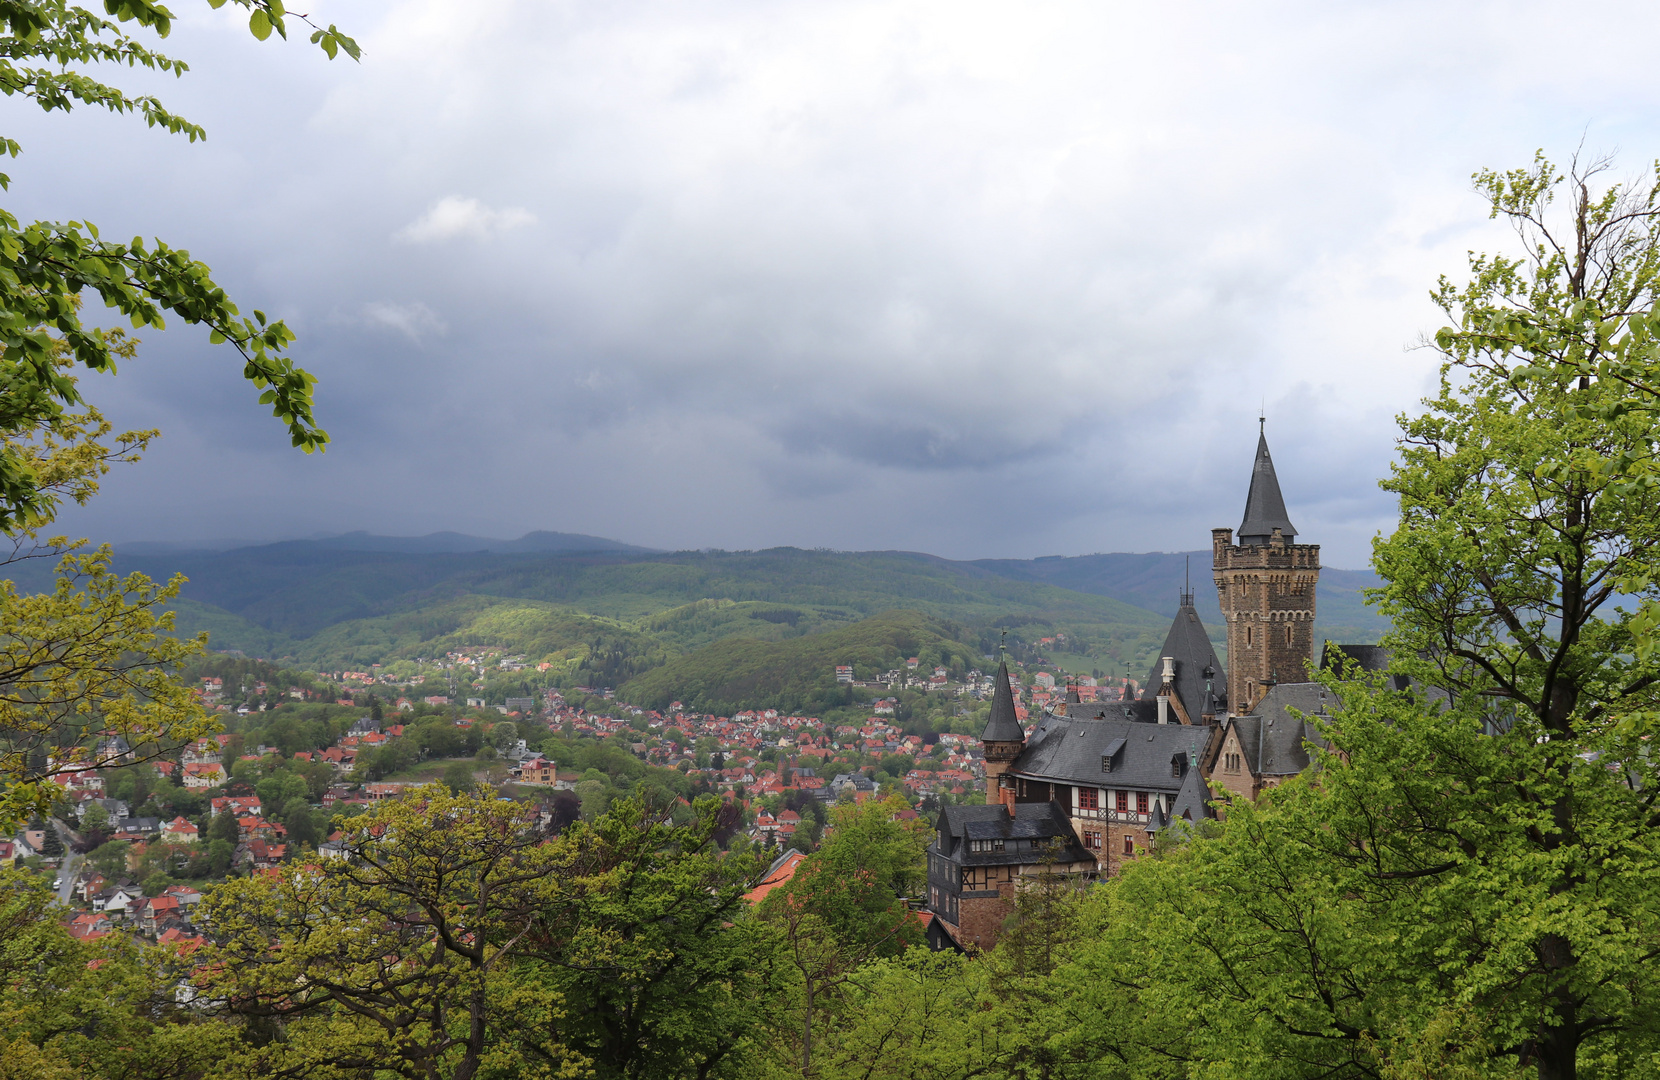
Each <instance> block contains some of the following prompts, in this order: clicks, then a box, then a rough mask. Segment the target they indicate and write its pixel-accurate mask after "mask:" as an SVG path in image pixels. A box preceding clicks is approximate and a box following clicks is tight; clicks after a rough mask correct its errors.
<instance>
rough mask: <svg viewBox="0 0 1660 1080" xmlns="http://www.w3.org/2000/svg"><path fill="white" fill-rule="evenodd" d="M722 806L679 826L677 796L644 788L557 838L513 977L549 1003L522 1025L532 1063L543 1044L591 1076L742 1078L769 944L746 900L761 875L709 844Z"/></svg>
mask: <svg viewBox="0 0 1660 1080" xmlns="http://www.w3.org/2000/svg"><path fill="white" fill-rule="evenodd" d="M720 802H721V800H719V799H718V798H716V797H715V796H705V797H703V798H701V799H699V800H698V801H697V803H696V805H695V806H694V807H693V815H692V817H691V818H690V819H689V820H687V821H686V822H685V823H683V824H676V823H675V822H674V820H673V817H672V810H673V805H674V804H673V800H672V799H665V798H661V797H653V796H652V794H651V793H650V792H649V791H648V790H647V789H645V788H643V787H642V788H640V789H637V790H636V792H635V793H634V794H633V795H631V796H629V797H627V798H623V799H619V800H617V802H616V803H615V804H613V805H612V807H611V809H610V811H609V812H608V813H606V814H604V815H603V816H602V817H600V818H599V819H598V820H596V821H593V822H587V823H581V824H577V825H574V826H573V827H572V828H570V829H569V830H567V831H566V832H565V833H564V834H563V835H562V836H561V844H562V849H563V850H562V854H561V855H560V856H559V862H558V865H559V868H560V869H559V872H558V874H557V875H555V880H556V881H557V888H556V889H555V890H554V891H552V892H551V894H550V895H549V897H548V899H547V901H546V902H545V904H544V907H543V910H542V915H541V918H540V920H539V921H538V924H537V927H536V929H535V930H534V931H533V932H532V934H531V939H530V944H529V948H528V950H527V955H528V956H529V957H530V958H531V959H530V961H529V962H528V963H527V964H525V965H524V966H523V969H522V971H521V978H522V979H523V980H525V981H530V982H534V983H535V984H536V985H539V986H542V987H544V988H545V989H547V990H549V991H551V992H552V994H551V996H550V998H549V1000H551V1001H555V1002H557V1003H558V1006H559V1007H558V1009H557V1010H556V1011H554V1012H551V1013H548V1014H546V1015H545V1016H542V1017H538V1018H535V1019H534V1020H533V1018H532V1017H531V1016H530V1015H529V1014H526V1015H525V1016H524V1017H522V1018H521V1019H522V1020H523V1022H524V1024H525V1025H526V1026H527V1027H528V1028H530V1029H531V1031H533V1032H534V1033H535V1034H536V1038H534V1039H532V1040H529V1041H528V1042H527V1044H526V1047H525V1053H526V1056H527V1059H528V1060H530V1061H542V1060H543V1055H542V1054H541V1053H540V1052H539V1051H537V1050H536V1047H537V1046H540V1045H544V1044H552V1045H556V1046H560V1047H564V1048H566V1049H567V1050H568V1051H569V1052H571V1053H575V1054H580V1055H581V1056H582V1057H583V1058H585V1059H587V1060H588V1061H589V1062H590V1063H591V1064H590V1068H591V1069H592V1070H593V1075H594V1076H595V1077H597V1078H600V1080H608V1078H625V1077H626V1078H640V1080H645V1078H652V1080H657V1078H662V1080H673V1078H680V1077H683V1078H686V1080H692V1078H699V1077H707V1076H743V1075H749V1072H748V1069H747V1067H745V1066H744V1063H743V1057H744V1055H745V1053H746V1050H747V1048H748V1047H749V1046H750V1045H751V1044H752V1043H753V1041H754V1040H755V1039H756V1038H757V1036H758V1035H759V1033H760V1031H761V1029H762V1027H763V1025H764V1023H765V1020H766V1014H765V1012H764V1003H765V1002H766V1001H767V1000H768V999H769V998H770V996H771V992H772V990H773V989H774V987H773V986H772V982H771V969H770V965H769V963H768V961H769V959H770V956H771V953H772V948H773V945H772V942H771V940H770V938H769V936H768V934H767V933H766V930H765V928H764V927H762V926H760V925H758V924H757V923H756V922H755V921H754V920H753V919H751V918H749V916H748V911H747V907H748V905H747V903H746V901H745V899H744V896H745V892H746V891H747V890H748V889H749V888H751V887H752V886H753V884H754V880H755V878H756V877H758V876H759V874H760V873H761V872H762V871H763V870H764V869H765V865H764V864H763V863H762V862H761V861H760V860H759V859H757V858H755V857H753V856H742V855H735V854H730V853H727V854H723V853H722V852H721V851H720V850H719V849H718V848H717V847H716V845H715V843H714V834H715V832H716V831H717V830H718V828H719V817H720ZM545 1063H546V1064H548V1065H550V1066H551V1065H552V1064H554V1062H551V1061H548V1062H545Z"/></svg>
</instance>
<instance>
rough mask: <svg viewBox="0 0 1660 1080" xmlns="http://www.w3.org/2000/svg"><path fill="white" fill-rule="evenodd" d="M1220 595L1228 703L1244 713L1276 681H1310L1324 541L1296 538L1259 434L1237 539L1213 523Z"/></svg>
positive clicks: (1214, 569)
mask: <svg viewBox="0 0 1660 1080" xmlns="http://www.w3.org/2000/svg"><path fill="white" fill-rule="evenodd" d="M1210 536H1211V551H1212V554H1213V558H1214V565H1213V567H1212V573H1213V576H1214V577H1215V579H1216V598H1217V600H1218V601H1219V602H1220V603H1221V605H1222V617H1223V618H1224V619H1225V620H1226V621H1227V624H1228V711H1229V712H1231V713H1233V714H1234V715H1235V716H1243V715H1245V714H1247V713H1249V712H1250V711H1251V710H1252V709H1253V708H1255V707H1256V703H1257V702H1258V701H1260V700H1262V695H1263V693H1264V692H1265V691H1266V689H1267V687H1269V686H1272V685H1273V684H1274V683H1276V682H1305V681H1307V679H1308V674H1307V671H1308V669H1307V665H1308V664H1309V663H1311V662H1312V661H1313V660H1314V588H1315V585H1316V584H1317V583H1318V582H1319V580H1320V545H1319V544H1297V543H1293V541H1294V540H1295V539H1296V538H1297V529H1296V527H1295V526H1293V525H1292V524H1291V520H1290V519H1289V518H1288V517H1286V513H1285V498H1284V497H1283V496H1282V495H1281V494H1280V481H1279V478H1278V477H1277V476H1275V475H1274V459H1273V458H1272V457H1270V456H1269V455H1268V437H1267V435H1266V434H1259V435H1258V436H1257V457H1256V464H1255V465H1254V466H1253V467H1252V469H1251V491H1250V494H1249V495H1247V496H1246V499H1245V519H1244V520H1243V521H1241V522H1240V524H1239V543H1237V544H1235V543H1234V533H1233V530H1232V529H1212V530H1211V534H1210Z"/></svg>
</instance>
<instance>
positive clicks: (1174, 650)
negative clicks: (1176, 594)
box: [1141, 594, 1228, 724]
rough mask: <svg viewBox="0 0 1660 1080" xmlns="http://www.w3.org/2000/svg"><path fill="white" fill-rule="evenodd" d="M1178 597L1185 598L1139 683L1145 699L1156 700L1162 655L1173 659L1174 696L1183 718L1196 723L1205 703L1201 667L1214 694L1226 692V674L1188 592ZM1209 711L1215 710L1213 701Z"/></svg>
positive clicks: (1222, 694)
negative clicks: (1144, 679) (1157, 652)
mask: <svg viewBox="0 0 1660 1080" xmlns="http://www.w3.org/2000/svg"><path fill="white" fill-rule="evenodd" d="M1182 599H1183V600H1184V601H1186V602H1185V603H1184V604H1182V607H1181V610H1180V611H1177V612H1176V618H1175V621H1174V622H1172V623H1171V624H1170V633H1168V634H1166V635H1165V638H1164V648H1163V649H1161V650H1159V654H1158V656H1157V657H1154V659H1153V670H1152V672H1151V673H1150V674H1148V676H1147V681H1146V683H1144V684H1143V686H1142V691H1141V696H1142V698H1144V699H1145V700H1147V701H1157V700H1158V696H1159V690H1160V688H1161V687H1162V686H1163V684H1164V660H1163V658H1164V657H1166V656H1169V657H1173V658H1174V659H1175V661H1176V696H1177V697H1179V698H1181V699H1182V708H1183V709H1185V710H1186V711H1187V718H1188V719H1189V720H1191V721H1192V722H1193V723H1195V724H1197V723H1198V722H1199V717H1200V716H1202V715H1204V713H1205V707H1206V698H1205V679H1206V677H1207V676H1206V675H1205V669H1206V668H1209V669H1210V672H1211V674H1210V676H1209V678H1210V679H1211V685H1212V687H1213V688H1214V692H1215V694H1217V695H1220V696H1222V697H1226V696H1227V690H1226V688H1227V685H1228V676H1227V673H1226V672H1224V671H1223V670H1222V662H1221V661H1220V660H1218V659H1217V658H1216V649H1215V647H1214V646H1212V645H1211V643H1210V635H1209V634H1208V633H1206V631H1205V624H1204V623H1202V622H1200V621H1199V612H1198V611H1197V610H1196V609H1195V608H1194V607H1193V601H1192V597H1191V594H1186V595H1184V596H1183V597H1182ZM1211 711H1212V712H1215V711H1216V709H1215V706H1214V705H1212V706H1211Z"/></svg>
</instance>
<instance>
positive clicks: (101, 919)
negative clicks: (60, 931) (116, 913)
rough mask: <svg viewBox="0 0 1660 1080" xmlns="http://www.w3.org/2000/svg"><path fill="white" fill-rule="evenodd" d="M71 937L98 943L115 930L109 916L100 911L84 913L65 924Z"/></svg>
mask: <svg viewBox="0 0 1660 1080" xmlns="http://www.w3.org/2000/svg"><path fill="white" fill-rule="evenodd" d="M64 926H65V928H66V929H67V930H68V931H69V936H70V937H73V938H79V939H80V940H82V941H96V940H97V939H98V938H101V937H103V936H104V935H105V934H107V933H109V932H110V931H111V930H112V929H114V927H115V924H114V923H112V922H110V918H109V916H108V915H105V914H104V913H102V912H99V911H83V912H81V913H80V914H78V915H76V916H75V917H74V918H72V919H70V920H69V922H67V923H65V924H64Z"/></svg>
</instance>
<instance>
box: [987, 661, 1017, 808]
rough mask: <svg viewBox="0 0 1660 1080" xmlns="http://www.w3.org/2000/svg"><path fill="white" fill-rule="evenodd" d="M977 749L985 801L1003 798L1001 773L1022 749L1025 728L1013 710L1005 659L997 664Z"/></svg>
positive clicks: (991, 803) (990, 802) (1007, 667)
mask: <svg viewBox="0 0 1660 1080" xmlns="http://www.w3.org/2000/svg"><path fill="white" fill-rule="evenodd" d="M980 749H981V750H982V751H983V752H984V753H985V755H986V805H987V806H991V805H993V804H995V803H998V802H1002V801H1004V799H1003V794H1002V792H1001V791H1000V790H999V789H1000V787H1001V781H1002V777H1003V773H1004V772H1006V771H1007V770H1008V768H1009V765H1010V764H1011V763H1013V761H1014V759H1015V758H1017V757H1019V756H1020V752H1021V751H1022V750H1024V749H1026V729H1025V728H1023V727H1021V726H1020V718H1019V717H1018V716H1016V715H1015V712H1014V692H1013V691H1012V690H1010V689H1009V662H1008V661H1007V660H1005V661H1003V662H1002V663H1000V664H998V665H997V685H996V686H995V687H993V693H992V697H991V715H990V716H988V717H987V718H986V729H985V730H984V731H982V732H981V733H980Z"/></svg>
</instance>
